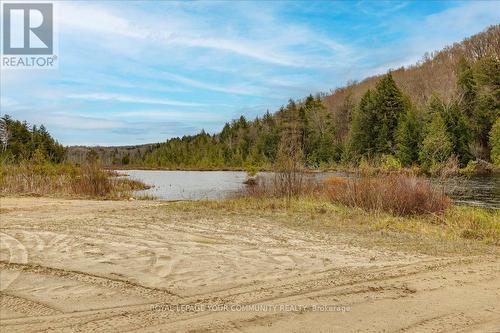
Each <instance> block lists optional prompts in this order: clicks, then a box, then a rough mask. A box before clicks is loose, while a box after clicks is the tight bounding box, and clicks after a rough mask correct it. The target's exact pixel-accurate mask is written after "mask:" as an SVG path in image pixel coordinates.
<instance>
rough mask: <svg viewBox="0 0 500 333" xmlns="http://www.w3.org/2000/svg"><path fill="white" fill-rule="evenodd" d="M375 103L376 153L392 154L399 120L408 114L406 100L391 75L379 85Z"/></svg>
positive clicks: (384, 78) (387, 75)
mask: <svg viewBox="0 0 500 333" xmlns="http://www.w3.org/2000/svg"><path fill="white" fill-rule="evenodd" d="M375 101H376V102H375V103H376V109H377V121H376V123H375V132H376V139H375V140H376V143H375V145H376V151H377V153H381V154H384V153H388V154H391V153H393V152H394V151H395V132H396V131H395V130H396V127H397V125H398V121H399V118H400V117H401V116H402V115H404V114H405V113H406V104H405V99H404V97H403V94H402V92H401V90H399V88H398V86H397V85H396V82H394V79H393V78H392V74H391V73H388V74H386V75H385V76H383V77H382V79H381V80H380V81H379V82H378V83H377V86H376V89H375Z"/></svg>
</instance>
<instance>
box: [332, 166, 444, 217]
mask: <svg viewBox="0 0 500 333" xmlns="http://www.w3.org/2000/svg"><path fill="white" fill-rule="evenodd" d="M324 191H325V192H326V195H327V197H328V198H329V199H330V200H331V201H332V202H338V203H341V204H343V205H346V206H349V207H360V208H363V209H365V210H367V211H384V212H389V213H391V214H393V215H399V216H411V215H422V214H441V213H443V212H444V211H445V210H446V209H448V208H449V207H451V200H450V199H449V198H448V196H446V194H445V193H444V190H443V189H438V188H436V187H434V186H432V185H431V184H430V183H429V181H428V180H427V179H425V178H422V177H418V176H408V175H385V176H377V177H361V178H352V179H341V178H335V177H334V178H330V179H327V180H326V181H325V188H324Z"/></svg>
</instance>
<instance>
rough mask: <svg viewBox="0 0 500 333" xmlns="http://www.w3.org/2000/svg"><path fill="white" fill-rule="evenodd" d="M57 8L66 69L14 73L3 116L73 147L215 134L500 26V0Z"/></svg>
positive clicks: (8, 79)
mask: <svg viewBox="0 0 500 333" xmlns="http://www.w3.org/2000/svg"><path fill="white" fill-rule="evenodd" d="M54 5H55V7H56V8H55V18H54V22H55V24H56V27H57V28H56V38H57V41H58V51H57V54H58V61H59V64H58V68H57V69H51V70H34V69H29V70H19V69H17V70H12V69H6V68H2V69H1V72H0V74H1V77H0V84H1V85H0V93H1V99H0V108H1V114H9V115H11V116H12V117H14V118H15V119H19V120H26V121H28V123H30V124H44V125H45V126H46V127H47V129H48V130H49V132H50V133H51V134H52V135H53V136H54V137H55V138H56V139H57V140H58V141H59V142H60V143H62V144H64V145H131V144H143V143H152V142H162V141H165V140H166V139H168V138H171V137H176V136H183V135H189V134H195V133H197V132H199V131H201V130H202V129H204V130H205V131H207V132H209V133H215V132H218V131H219V130H221V129H222V127H223V125H224V123H225V122H228V121H230V120H231V119H234V118H238V117H239V116H240V115H244V116H245V117H247V119H253V118H255V117H256V116H259V115H262V114H263V113H264V112H266V110H269V111H270V112H273V111H276V110H277V109H278V108H279V107H280V106H281V105H284V104H286V103H287V101H288V100H289V99H290V98H293V99H300V98H303V97H305V96H307V95H309V94H315V93H318V92H329V91H330V90H333V89H335V88H337V87H341V86H343V85H345V84H346V83H347V82H348V81H352V80H362V79H363V78H366V77H367V76H371V75H375V74H381V73H385V72H386V71H387V70H389V69H391V68H398V67H401V66H406V65H411V64H414V63H415V62H417V61H418V60H420V59H422V57H423V55H424V54H425V53H426V52H431V51H435V50H439V49H442V48H443V47H445V46H447V45H450V44H452V43H454V42H459V41H461V40H462V39H464V38H465V37H468V36H471V35H473V34H476V33H478V32H480V31H482V30H484V29H485V28H486V27H488V26H489V25H492V24H498V23H500V1H467V2H465V1H464V2H460V1H453V2H449V1H443V2H441V1H418V2H412V1H401V2H399V1H398V2H382V1H352V2H350V1H338V2H330V1H304V2H302V1H286V2H279V1H217V2H208V1H199V2H189V1H184V2H171V1H155V2H153V1H151V2H148V1H90V2H84V1H75V2H71V1H59V2H55V3H54Z"/></svg>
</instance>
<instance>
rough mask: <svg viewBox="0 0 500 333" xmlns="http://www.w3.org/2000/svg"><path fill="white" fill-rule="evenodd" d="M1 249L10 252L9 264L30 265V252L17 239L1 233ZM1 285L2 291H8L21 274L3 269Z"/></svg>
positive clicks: (0, 289)
mask: <svg viewBox="0 0 500 333" xmlns="http://www.w3.org/2000/svg"><path fill="white" fill-rule="evenodd" d="M0 248H2V249H4V248H7V250H8V251H9V254H10V257H9V264H13V263H16V264H27V263H28V252H27V251H26V248H25V247H24V245H23V244H22V243H21V242H19V241H18V240H17V239H16V238H14V237H12V236H10V235H8V234H6V233H3V232H0ZM0 272H2V274H1V280H0V281H1V283H0V291H4V290H6V289H7V288H8V287H9V286H10V285H11V284H12V282H14V281H15V280H16V279H17V278H18V277H19V274H21V273H20V272H16V271H14V272H13V271H7V270H4V269H1V270H0Z"/></svg>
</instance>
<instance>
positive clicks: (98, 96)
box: [67, 93, 205, 106]
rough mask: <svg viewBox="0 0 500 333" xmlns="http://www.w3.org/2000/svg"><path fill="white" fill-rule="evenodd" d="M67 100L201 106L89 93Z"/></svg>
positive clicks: (72, 95) (137, 97)
mask: <svg viewBox="0 0 500 333" xmlns="http://www.w3.org/2000/svg"><path fill="white" fill-rule="evenodd" d="M67 97H68V98H74V99H82V100H87V101H113V102H122V103H138V104H158V105H173V106H203V105H205V104H202V103H194V102H183V101H177V100H171V99H166V98H148V97H140V96H131V95H122V94H108V93H91V94H71V95H68V96H67Z"/></svg>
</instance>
